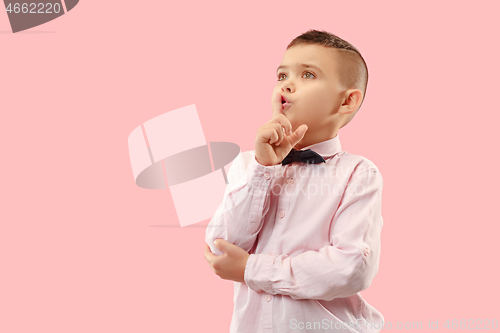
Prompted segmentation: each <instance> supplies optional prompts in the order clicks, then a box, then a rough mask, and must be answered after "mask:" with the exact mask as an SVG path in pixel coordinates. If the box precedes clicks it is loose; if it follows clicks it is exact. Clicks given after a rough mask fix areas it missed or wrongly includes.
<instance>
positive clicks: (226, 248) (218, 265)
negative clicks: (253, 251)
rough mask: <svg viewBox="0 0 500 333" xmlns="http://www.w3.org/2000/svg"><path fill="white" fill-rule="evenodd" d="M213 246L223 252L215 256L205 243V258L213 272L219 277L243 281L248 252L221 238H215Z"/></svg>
mask: <svg viewBox="0 0 500 333" xmlns="http://www.w3.org/2000/svg"><path fill="white" fill-rule="evenodd" d="M215 246H216V247H217V248H218V249H219V250H221V251H222V252H224V254H221V255H220V256H216V255H215V254H213V253H212V251H210V247H209V246H208V244H207V243H205V259H207V261H208V263H209V264H210V266H212V269H213V270H214V272H215V274H217V275H218V276H220V278H221V279H225V280H233V281H236V282H245V280H244V276H245V267H246V265H247V260H248V257H249V256H250V254H249V253H248V252H247V251H245V250H243V249H242V248H241V247H239V246H236V245H234V244H231V243H229V242H227V241H225V240H223V239H217V242H216V244H215Z"/></svg>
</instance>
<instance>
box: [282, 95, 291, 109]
mask: <svg viewBox="0 0 500 333" xmlns="http://www.w3.org/2000/svg"><path fill="white" fill-rule="evenodd" d="M281 105H282V107H283V110H284V109H285V108H286V107H288V106H289V105H290V102H289V101H287V100H286V98H285V97H283V96H281Z"/></svg>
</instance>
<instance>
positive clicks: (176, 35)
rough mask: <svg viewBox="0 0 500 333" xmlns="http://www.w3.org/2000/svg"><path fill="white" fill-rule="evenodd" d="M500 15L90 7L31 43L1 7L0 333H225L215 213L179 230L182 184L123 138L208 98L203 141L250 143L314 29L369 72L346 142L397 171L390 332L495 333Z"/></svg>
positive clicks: (31, 35) (378, 7)
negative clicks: (299, 45) (357, 56)
mask: <svg viewBox="0 0 500 333" xmlns="http://www.w3.org/2000/svg"><path fill="white" fill-rule="evenodd" d="M499 9H500V8H499V5H498V2H497V1H476V2H470V1H468V2H456V1H440V2H436V1H419V2H414V3H412V4H407V3H406V2H403V1H373V2H371V1H370V2H369V1H366V2H348V1H343V2H332V1H322V2H319V1H318V2H313V1H280V2H269V3H267V2H266V3H265V2H256V1H252V2H246V3H240V2H236V1H226V2H208V1H197V2H189V1H186V2H181V1H174V2H173V1H156V2H142V3H141V2H132V1H129V2H126V1H125V2H124V1H90V0H83V1H81V2H80V3H79V4H78V5H77V7H76V8H75V9H73V10H72V11H71V12H69V13H68V14H66V15H64V16H62V17H60V18H59V19H56V20H54V21H51V22H48V23H47V24H45V25H42V26H39V27H35V28H33V29H31V30H27V31H25V32H20V33H17V34H12V32H11V31H10V26H9V22H8V19H7V13H6V12H5V11H3V9H2V12H1V13H0V45H1V50H2V52H1V70H0V78H1V79H0V98H1V110H2V111H1V115H2V116H1V117H2V118H1V120H2V129H1V131H0V135H1V140H0V142H1V152H2V163H1V173H2V179H3V180H2V186H1V197H2V208H1V210H0V214H1V215H0V219H1V225H0V226H1V229H0V269H1V272H0V332H8V333H12V332H30V333H31V332H52V333H56V332H61V333H62V332H64V333H66V332H72V333H74V332H120V333H125V332H148V333H155V332H158V333H159V332H202V331H203V332H227V331H229V323H230V320H231V315H232V296H233V282H231V281H226V280H221V279H220V278H219V277H218V276H216V275H215V274H214V273H213V271H212V270H211V268H210V266H209V265H208V263H207V262H206V260H205V258H204V254H203V252H204V234H205V228H204V225H206V224H207V223H208V220H207V221H204V222H202V223H199V224H196V225H193V226H190V227H184V228H181V227H179V223H178V220H177V215H176V212H175V210H174V206H173V203H172V200H171V196H170V193H169V190H168V189H167V190H145V189H142V188H139V187H138V186H136V185H135V183H134V180H133V175H132V170H131V165H130V160H129V156H128V147H127V137H128V135H129V133H130V132H131V131H132V130H133V129H134V128H135V127H137V126H138V125H140V124H141V123H143V122H144V121H146V120H149V119H151V118H153V117H155V116H157V115H160V114H162V113H165V112H168V111H170V110H174V109H177V108H179V107H183V106H186V105H190V104H196V107H197V109H198V113H199V116H200V120H201V123H202V125H203V129H204V133H205V137H206V139H207V142H210V141H227V142H234V143H237V144H238V145H240V147H241V148H242V150H251V149H253V142H254V138H255V133H256V131H257V128H258V127H259V126H261V125H263V124H264V123H265V122H267V121H268V120H269V118H270V116H271V103H270V100H271V92H272V89H273V87H274V85H275V80H276V77H275V71H276V67H277V66H278V65H279V64H280V62H281V59H282V56H283V54H284V51H285V47H286V45H287V44H288V43H289V42H290V41H291V40H292V39H293V38H294V37H295V36H297V35H299V34H301V33H303V32H305V31H306V30H308V29H325V30H328V31H330V32H332V33H335V34H337V35H339V36H340V37H342V38H344V39H346V40H348V41H349V42H351V43H352V44H353V45H355V46H356V47H357V48H359V49H360V50H361V52H362V54H363V56H364V58H365V60H366V62H367V64H368V67H369V75H370V78H369V84H368V89H367V94H366V99H365V101H364V104H363V106H362V108H361V110H360V112H358V114H357V116H356V118H354V120H353V121H352V122H351V123H350V124H349V125H348V126H347V127H345V128H343V129H342V130H341V131H340V132H339V133H340V135H341V144H342V148H343V150H345V151H348V152H350V153H353V154H360V155H363V156H366V157H367V158H369V159H371V160H372V161H373V162H374V163H375V164H376V165H377V166H378V168H379V169H380V171H381V172H382V175H383V177H384V194H383V209H382V213H383V217H384V228H383V232H382V257H381V262H380V270H379V273H378V275H377V277H376V278H375V280H374V281H373V283H372V285H371V286H370V287H369V288H368V289H367V290H365V291H363V292H362V295H363V297H364V298H365V300H366V301H367V302H369V303H370V304H372V305H373V306H375V307H376V308H377V309H378V310H379V311H381V312H382V314H383V315H384V317H385V320H386V322H388V321H390V322H391V323H392V324H393V325H396V323H397V322H401V323H406V322H422V324H423V327H424V329H425V330H427V325H428V322H429V321H434V322H435V321H436V320H439V327H440V330H447V329H445V328H444V327H443V326H444V322H445V320H447V319H450V321H451V320H453V319H457V320H461V319H465V320H479V319H481V320H483V321H482V322H479V321H475V322H474V327H475V326H476V325H479V327H480V328H485V320H486V319H489V320H492V319H497V320H500V315H499V313H498V301H497V300H498V297H499V296H500V295H499V294H500V293H499V287H498V284H497V283H498V281H499V277H500V276H499V270H498V245H497V244H498V243H497V242H496V241H497V239H498V234H499V231H500V230H499V226H498V225H499V222H500V219H499V214H498V203H497V201H498V198H499V196H498V192H497V188H498V187H499V186H500V181H499V172H498V166H499V164H498V162H499V158H498V157H497V153H498V147H497V146H498V143H499V141H500V140H499V139H500V138H499V134H498V133H499V130H498V124H499V120H500V117H499V111H500V110H499V106H498V102H497V101H496V97H497V95H498V87H499V84H498V80H499V75H500V69H499V64H498V59H500V51H499V46H498V31H500V24H499V21H498V13H499ZM180 140H182V138H180ZM173 144H175V143H173ZM195 208H196V203H193V209H195ZM470 323H471V322H468V324H470ZM490 326H491V324H490ZM393 329H395V327H393ZM448 330H450V329H448Z"/></svg>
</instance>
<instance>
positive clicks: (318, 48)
mask: <svg viewBox="0 0 500 333" xmlns="http://www.w3.org/2000/svg"><path fill="white" fill-rule="evenodd" d="M335 51H336V50H335V49H334V48H331V47H325V46H322V45H316V44H299V45H295V46H292V47H291V48H289V49H288V50H286V52H285V55H284V56H283V59H282V61H281V65H280V66H287V67H296V66H297V65H299V64H311V65H316V66H318V67H319V68H321V69H322V70H323V71H324V72H325V73H335V70H336V61H335V59H336V58H335V57H336V54H335Z"/></svg>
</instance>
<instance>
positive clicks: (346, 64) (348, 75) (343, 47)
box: [286, 30, 368, 128]
mask: <svg viewBox="0 0 500 333" xmlns="http://www.w3.org/2000/svg"><path fill="white" fill-rule="evenodd" d="M300 44H318V45H322V46H325V47H331V48H335V49H337V50H339V52H337V57H336V62H337V65H338V66H337V67H338V68H339V80H340V84H342V85H343V86H344V87H345V88H348V89H349V88H355V89H359V90H361V92H362V93H363V98H362V100H361V104H360V105H359V107H358V110H359V109H360V108H361V105H362V104H363V101H364V100H365V94H366V86H367V85H368V67H367V66H366V62H365V59H363V56H362V55H361V52H359V51H358V49H357V48H355V47H354V46H353V45H352V44H351V43H349V42H347V41H345V40H343V39H342V38H340V37H338V36H336V35H334V34H332V33H330V32H328V31H319V30H309V31H307V32H305V33H303V34H302V35H300V36H297V37H295V39H294V40H292V41H291V42H290V44H288V46H287V47H286V49H287V50H288V49H289V48H291V47H292V46H295V45H300ZM358 110H356V111H354V112H353V113H351V115H350V117H349V119H348V120H347V121H346V123H345V124H344V125H342V127H344V126H345V125H347V124H348V123H349V122H350V121H351V120H352V118H354V115H355V114H356V113H357V112H358ZM342 127H341V128H342Z"/></svg>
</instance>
